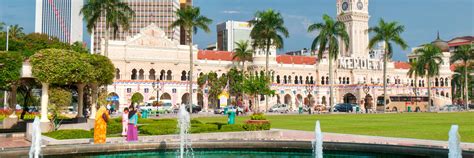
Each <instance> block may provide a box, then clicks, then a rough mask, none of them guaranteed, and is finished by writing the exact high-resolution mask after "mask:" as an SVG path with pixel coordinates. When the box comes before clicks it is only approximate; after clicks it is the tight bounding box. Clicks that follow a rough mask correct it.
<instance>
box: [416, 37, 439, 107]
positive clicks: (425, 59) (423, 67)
mask: <svg viewBox="0 0 474 158" xmlns="http://www.w3.org/2000/svg"><path fill="white" fill-rule="evenodd" d="M415 53H416V54H420V56H419V57H418V68H417V69H416V70H417V71H419V72H420V76H423V77H426V78H427V80H428V111H431V106H432V105H431V80H430V78H431V77H434V76H437V75H439V67H440V65H441V64H442V63H443V59H442V58H441V56H442V55H443V54H442V52H441V49H439V48H438V47H436V46H435V45H433V44H427V45H425V46H423V48H420V49H417V50H415Z"/></svg>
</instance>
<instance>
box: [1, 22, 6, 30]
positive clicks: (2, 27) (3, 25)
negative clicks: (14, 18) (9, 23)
mask: <svg viewBox="0 0 474 158" xmlns="http://www.w3.org/2000/svg"><path fill="white" fill-rule="evenodd" d="M4 28H5V23H4V22H0V32H3V29H4Z"/></svg>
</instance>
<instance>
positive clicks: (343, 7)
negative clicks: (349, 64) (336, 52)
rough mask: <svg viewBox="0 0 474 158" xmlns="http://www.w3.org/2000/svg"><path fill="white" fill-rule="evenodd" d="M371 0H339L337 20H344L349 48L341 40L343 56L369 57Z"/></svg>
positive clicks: (341, 53)
mask: <svg viewBox="0 0 474 158" xmlns="http://www.w3.org/2000/svg"><path fill="white" fill-rule="evenodd" d="M368 8H369V0H337V20H338V21H341V22H344V24H345V25H346V31H347V33H348V35H349V49H348V50H346V49H345V47H346V46H345V45H344V42H342V41H341V40H339V48H340V55H341V56H342V57H358V58H362V59H365V58H369V51H370V50H369V49H368V48H367V47H368V45H369V33H368V32H367V30H368V29H369V17H370V16H369V9H368Z"/></svg>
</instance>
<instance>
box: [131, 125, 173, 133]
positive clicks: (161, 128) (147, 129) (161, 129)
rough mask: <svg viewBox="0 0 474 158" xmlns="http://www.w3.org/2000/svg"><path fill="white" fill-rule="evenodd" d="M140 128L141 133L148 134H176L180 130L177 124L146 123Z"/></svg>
mask: <svg viewBox="0 0 474 158" xmlns="http://www.w3.org/2000/svg"><path fill="white" fill-rule="evenodd" d="M138 130H139V131H140V134H146V135H166V134H175V133H177V132H178V129H177V128H176V125H174V126H170V125H169V124H168V125H145V126H139V127H138Z"/></svg>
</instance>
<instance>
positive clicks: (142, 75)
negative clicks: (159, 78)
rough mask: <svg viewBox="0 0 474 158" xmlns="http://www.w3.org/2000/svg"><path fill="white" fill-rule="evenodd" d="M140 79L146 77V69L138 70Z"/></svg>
mask: <svg viewBox="0 0 474 158" xmlns="http://www.w3.org/2000/svg"><path fill="white" fill-rule="evenodd" d="M138 79H139V80H144V79H145V71H143V69H140V71H138Z"/></svg>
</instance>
